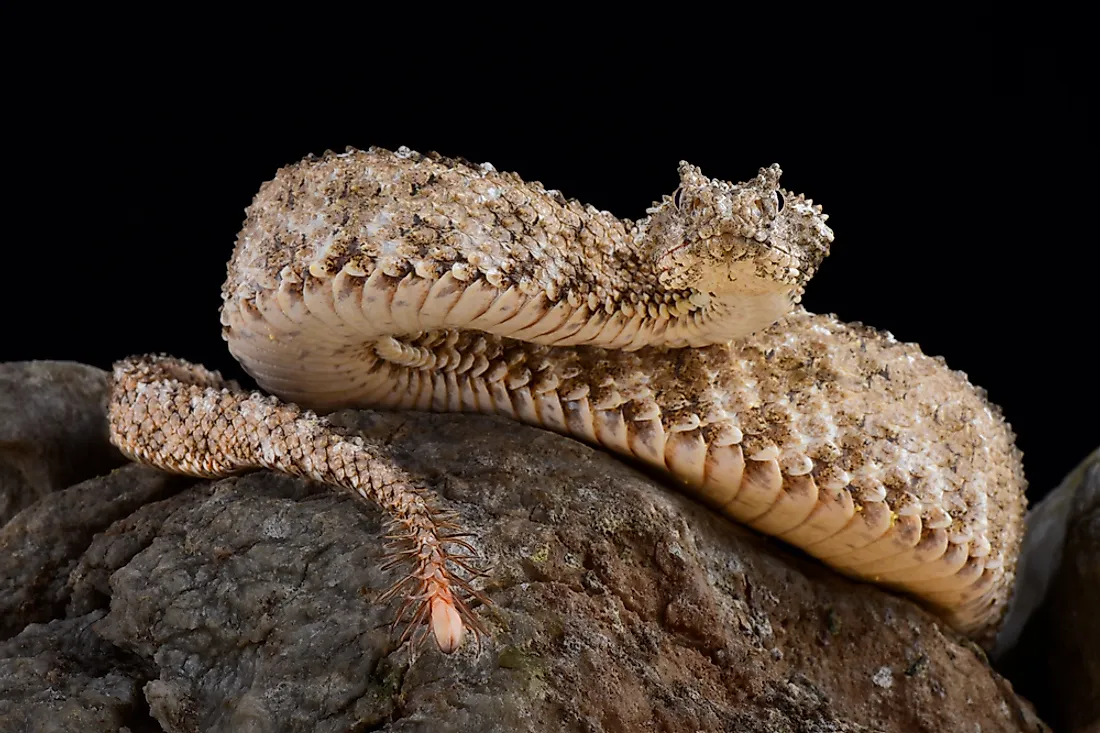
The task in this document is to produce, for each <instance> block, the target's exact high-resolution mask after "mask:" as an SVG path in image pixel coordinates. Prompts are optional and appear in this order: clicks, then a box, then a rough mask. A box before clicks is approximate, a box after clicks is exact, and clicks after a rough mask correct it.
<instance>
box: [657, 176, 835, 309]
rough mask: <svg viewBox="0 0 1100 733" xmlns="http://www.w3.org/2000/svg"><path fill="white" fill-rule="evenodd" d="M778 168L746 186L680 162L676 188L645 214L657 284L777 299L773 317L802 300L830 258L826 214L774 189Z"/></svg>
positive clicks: (830, 237)
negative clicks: (678, 180)
mask: <svg viewBox="0 0 1100 733" xmlns="http://www.w3.org/2000/svg"><path fill="white" fill-rule="evenodd" d="M782 173H783V172H782V170H781V169H780V168H779V166H778V165H772V166H770V167H768V168H761V169H760V173H759V175H757V176H756V177H755V178H753V179H751V180H749V181H747V182H745V183H730V182H727V181H720V180H716V179H713V178H708V177H706V176H704V175H703V173H702V171H701V170H700V169H699V168H698V167H696V166H693V165H691V164H689V163H687V162H683V161H681V162H680V186H679V188H677V189H676V191H675V192H674V193H673V194H672V195H671V196H665V197H664V198H663V199H662V201H660V202H659V203H655V204H654V206H653V207H651V208H650V209H649V210H648V212H647V213H648V214H650V219H649V222H648V226H647V230H646V236H645V238H644V241H645V243H646V244H647V245H648V248H649V252H650V253H651V256H652V257H653V261H654V266H655V267H656V269H657V271H658V276H659V278H660V281H661V284H662V285H664V286H666V287H669V288H674V289H688V288H690V289H692V290H695V291H698V292H701V293H704V294H706V295H707V296H709V297H722V296H728V295H731V294H738V295H741V296H745V295H754V296H758V297H762V298H767V297H773V298H774V297H775V296H779V297H778V298H776V302H775V306H774V307H775V308H776V310H777V312H776V314H775V316H776V317H777V318H778V316H779V315H781V314H782V313H784V312H786V310H787V309H789V307H790V305H791V304H792V303H797V302H798V301H799V300H800V299H801V296H802V292H803V289H804V288H805V285H806V283H807V282H808V281H809V280H810V278H811V277H813V275H814V272H815V271H816V270H817V268H818V266H819V265H820V264H821V261H822V260H823V259H824V258H825V256H826V255H828V254H829V245H830V244H831V243H832V241H833V232H832V230H831V229H829V227H828V226H826V224H825V222H826V220H827V219H828V218H829V215H828V214H823V213H822V212H821V206H820V205H816V206H815V205H814V202H813V199H807V198H805V197H804V196H803V195H802V194H793V193H791V192H789V191H787V190H785V189H783V188H781V187H780V186H779V177H780V176H781V175H782Z"/></svg>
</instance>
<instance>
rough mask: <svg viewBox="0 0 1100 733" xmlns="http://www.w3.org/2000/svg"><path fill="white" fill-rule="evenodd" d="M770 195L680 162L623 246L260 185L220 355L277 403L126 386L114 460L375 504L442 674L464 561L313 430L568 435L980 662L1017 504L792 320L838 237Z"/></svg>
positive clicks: (919, 415)
mask: <svg viewBox="0 0 1100 733" xmlns="http://www.w3.org/2000/svg"><path fill="white" fill-rule="evenodd" d="M780 174H781V171H780V169H779V168H778V166H772V167H770V168H765V169H761V170H760V173H759V175H758V176H756V177H755V178H754V179H752V180H750V181H748V182H745V183H741V184H731V183H727V182H724V181H719V180H715V179H711V178H708V177H706V176H704V175H703V174H702V172H701V171H700V170H699V169H698V168H696V167H694V166H691V165H688V164H686V163H681V164H680V169H679V175H680V184H679V187H678V188H677V189H676V191H675V192H674V193H673V194H672V195H668V196H664V197H663V198H662V200H661V201H659V202H656V203H654V204H653V206H652V207H651V208H649V209H648V210H647V216H646V217H645V218H644V219H642V220H639V221H629V220H622V219H618V218H616V217H614V216H612V215H611V214H609V213H608V212H606V211H599V210H597V209H595V208H594V207H592V206H588V205H583V204H581V203H579V202H577V201H575V200H571V199H567V198H565V197H564V196H563V195H562V194H561V193H560V192H558V191H555V190H547V189H545V188H544V187H543V186H542V184H540V183H538V182H524V181H523V180H521V179H520V178H519V177H518V176H517V175H515V174H512V173H503V172H498V171H497V170H495V169H494V168H493V167H492V166H491V165H489V164H480V165H477V164H472V163H469V162H466V161H464V160H457V159H449V158H444V157H442V156H439V155H436V154H429V155H420V154H418V153H415V152H413V151H410V150H408V149H406V148H400V149H398V150H397V151H393V152H391V151H387V150H382V149H378V148H371V149H369V150H366V151H359V150H353V149H349V150H348V151H347V152H345V153H342V154H335V153H326V154H325V155H324V156H320V157H315V156H310V157H308V158H306V159H305V160H303V161H301V162H300V163H298V164H295V165H291V166H287V167H285V168H282V169H280V170H279V171H278V173H277V174H276V176H275V178H274V179H273V180H272V181H269V182H267V183H266V184H264V185H263V186H262V187H261V189H260V191H259V193H258V194H257V195H256V197H255V199H254V201H253V203H252V205H251V206H250V207H249V209H248V210H247V218H246V221H245V223H244V227H243V229H242V231H241V233H240V235H239V237H238V240H237V244H236V248H235V251H234V253H233V256H232V259H231V261H230V262H229V267H228V278H227V279H226V281H225V285H224V287H223V289H222V298H223V305H222V310H221V322H222V325H223V336H224V338H225V340H226V341H227V342H228V345H229V349H230V351H231V353H232V354H233V356H234V357H235V358H236V359H237V360H238V361H239V362H240V363H241V364H242V366H243V368H244V369H245V371H246V372H247V373H249V374H250V375H251V376H253V377H254V378H255V379H256V382H257V383H258V384H259V385H260V386H261V388H263V389H264V390H266V391H267V392H269V393H271V394H273V395H276V397H272V396H266V395H264V394H262V393H258V392H256V393H246V392H244V391H242V390H240V389H239V388H238V387H237V386H236V385H235V384H233V383H229V382H225V381H223V380H222V379H221V377H220V376H219V375H218V374H217V373H215V372H211V371H208V370H206V369H204V368H202V367H200V366H198V365H194V364H190V363H188V362H185V361H182V360H179V359H174V358H170V357H166V356H143V357H133V358H129V359H125V360H123V361H120V362H118V363H117V364H116V365H115V368H114V372H113V381H112V389H111V398H110V410H109V419H110V423H111V436H112V441H113V442H114V443H115V444H116V445H117V446H118V447H119V448H120V449H121V450H122V451H123V452H124V453H125V454H127V455H128V456H130V457H132V458H134V459H136V460H140V461H144V462H148V463H150V464H153V465H155V466H159V467H161V468H164V469H167V470H172V471H177V472H183V473H188V474H192V475H198V476H222V475H228V474H232V473H236V472H239V471H242V470H248V469H251V468H256V467H267V468H272V469H275V470H280V471H284V472H287V473H291V474H294V475H299V476H305V477H308V478H312V479H314V480H318V481H324V482H326V483H330V484H335V485H338V486H342V487H345V488H348V489H351V490H352V491H354V492H356V493H357V494H358V495H360V496H362V497H364V498H366V499H370V500H372V501H375V502H376V503H378V504H379V505H380V506H381V507H382V508H383V510H384V511H386V512H387V515H388V517H389V519H390V521H391V523H392V525H393V527H394V534H395V535H396V537H397V540H398V544H397V546H396V547H397V549H393V550H392V551H391V555H392V562H393V563H394V564H402V563H404V564H407V565H408V566H409V567H411V568H412V569H411V570H410V571H409V572H408V573H407V574H406V575H404V576H403V577H402V579H401V580H400V581H398V583H397V584H395V585H394V586H393V587H392V588H391V589H390V590H389V591H388V592H387V593H386V594H385V595H384V597H385V598H389V597H395V596H401V597H403V598H404V600H405V602H404V605H403V606H402V607H401V610H400V612H399V613H398V614H397V618H398V619H402V618H406V617H407V619H408V621H409V625H408V628H407V630H406V632H405V633H406V635H408V634H409V633H410V632H411V631H413V629H419V630H420V632H421V634H420V635H421V636H423V635H426V634H427V633H428V631H429V630H430V631H431V632H432V633H433V634H434V636H435V638H436V640H437V642H438V644H439V646H440V648H441V649H443V650H444V651H447V652H450V651H453V650H454V649H456V648H457V647H458V646H459V645H460V644H461V643H462V640H463V637H464V635H465V633H466V630H467V629H468V628H472V629H474V630H475V632H480V631H482V630H483V626H482V624H481V623H480V621H479V619H478V616H477V614H476V613H474V612H473V610H472V608H471V606H470V605H469V601H470V598H471V596H475V597H478V598H480V599H481V600H483V601H484V600H486V599H485V598H484V597H483V596H482V595H481V594H480V593H479V592H478V591H476V590H474V589H473V587H472V583H471V581H472V579H473V578H474V577H476V574H477V569H476V568H475V567H474V564H473V563H474V560H475V558H476V556H477V553H476V550H475V547H474V544H472V543H474V542H476V540H474V539H472V538H471V537H470V536H469V535H468V534H466V533H464V532H462V528H461V526H460V524H459V522H458V520H457V517H456V516H455V515H454V514H450V513H445V512H442V511H440V510H439V508H438V507H437V506H436V502H435V501H434V499H433V497H432V496H430V495H429V494H428V493H427V492H425V491H423V490H421V489H418V488H417V487H416V486H415V485H414V483H413V482H412V481H411V480H410V479H408V478H407V477H405V476H404V475H403V474H402V473H401V471H400V470H399V469H397V468H395V467H394V466H393V465H392V464H391V463H390V462H388V461H387V460H386V459H385V456H384V455H383V453H382V451H381V450H380V446H378V445H375V444H373V443H371V442H370V441H368V440H366V439H364V438H362V437H359V436H356V435H349V434H346V433H345V432H343V431H341V430H339V429H337V428H336V427H334V426H332V425H330V424H329V423H328V422H327V421H326V420H325V419H324V418H323V417H318V413H323V412H324V411H328V410H332V409H335V408H339V407H352V406H354V407H380V408H394V409H413V410H436V411H476V412H483V413H493V414H498V415H505V416H508V417H510V418H514V419H516V420H519V421H522V422H524V423H528V424H531V425H536V426H539V427H542V428H546V429H548V430H553V431H556V432H559V433H563V434H566V435H570V436H573V437H575V438H578V439H580V440H583V441H586V442H588V443H592V444H596V445H600V446H603V447H604V448H606V449H608V450H610V451H613V452H616V453H619V454H624V455H627V456H631V457H633V458H635V459H637V460H639V461H642V462H644V463H646V464H649V465H651V466H654V467H656V468H657V469H660V470H661V471H664V472H666V473H667V474H669V475H670V477H671V478H672V480H673V481H674V482H675V483H676V484H677V485H678V487H679V488H681V489H682V490H683V491H685V492H687V493H688V494H690V495H692V496H694V497H696V498H698V499H700V500H701V501H704V502H706V503H707V504H708V505H710V506H711V507H713V508H714V509H716V510H717V511H720V512H722V513H724V514H725V515H727V516H729V517H732V518H733V519H735V520H737V521H738V522H741V523H743V524H745V525H748V526H749V527H752V528H754V529H756V530H759V531H760V532H763V533H766V534H768V535H772V536H775V537H777V538H779V539H781V540H783V541H785V542H787V543H790V544H791V545H794V546H797V547H799V548H801V549H802V550H804V551H805V552H807V553H809V554H810V555H812V556H814V557H817V558H819V559H821V560H822V561H823V562H825V563H827V564H828V565H830V566H832V567H833V568H835V569H836V570H838V571H840V572H842V573H844V574H846V575H848V576H851V577H855V578H859V579H863V580H867V581H871V582H874V583H878V584H881V585H883V586H886V587H888V588H891V589H894V590H897V591H901V592H904V593H907V594H909V595H911V596H912V597H914V598H916V599H917V600H919V601H920V602H922V603H923V604H925V605H926V606H928V607H929V608H931V609H932V610H934V611H935V612H937V613H938V614H940V615H941V616H942V617H943V618H944V619H946V620H947V621H948V622H949V623H950V624H951V625H953V626H954V627H956V628H957V629H959V630H960V631H962V632H964V633H967V634H970V635H972V636H975V637H978V638H981V637H982V636H983V635H988V633H989V632H990V630H991V629H993V628H995V626H996V624H997V623H998V621H999V619H1000V617H1001V615H1002V614H1003V612H1004V609H1005V606H1006V603H1007V601H1008V598H1009V595H1010V593H1011V588H1012V581H1013V575H1014V567H1015V559H1016V555H1017V552H1018V548H1019V543H1020V540H1021V534H1022V519H1023V513H1024V508H1025V503H1026V502H1025V499H1024V492H1023V489H1024V479H1023V471H1022V466H1021V455H1020V452H1019V451H1018V450H1017V449H1016V448H1015V446H1014V437H1013V434H1012V432H1011V430H1010V428H1009V426H1008V425H1007V423H1006V422H1005V421H1004V420H1003V419H1002V417H1001V415H1000V412H999V410H998V409H997V408H996V407H995V406H994V405H992V404H990V403H989V402H988V401H987V400H986V398H985V395H984V393H983V392H982V391H981V390H980V389H977V388H975V387H973V386H971V385H970V383H969V382H968V381H967V379H966V376H965V375H964V374H962V373H960V372H956V371H952V370H951V369H949V368H948V367H947V366H946V365H945V363H944V361H943V360H942V359H940V358H932V357H928V356H925V355H924V354H922V353H921V352H920V350H919V349H918V348H917V346H915V345H913V344H906V343H899V342H897V341H896V340H895V339H894V338H893V337H892V336H891V335H890V334H889V333H885V332H880V331H875V330H874V329H871V328H868V327H865V326H862V325H859V324H854V325H853V324H845V323H841V322H839V321H838V320H836V319H835V318H834V317H832V316H825V315H814V314H811V313H808V312H806V311H805V310H804V309H803V308H802V307H801V306H800V305H799V302H800V299H801V295H802V292H803V289H804V287H805V285H806V283H807V282H808V281H809V279H810V278H811V277H812V276H813V274H814V272H815V271H816V269H817V267H818V266H819V264H820V263H821V261H822V259H823V258H824V257H825V256H826V255H827V254H828V251H829V247H830V244H831V242H832V240H833V233H832V231H831V230H830V229H829V228H828V226H826V224H825V221H826V219H827V216H826V215H824V214H822V213H821V208H820V206H815V205H813V202H812V200H807V199H805V198H804V197H803V196H801V195H794V194H791V193H790V192H788V191H786V190H784V189H782V188H780V187H779V183H778V181H779V176H780ZM395 623H396V621H395ZM403 638H404V637H403Z"/></svg>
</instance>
